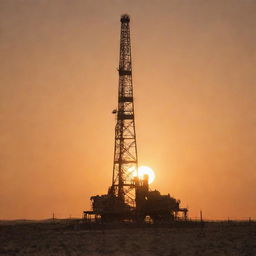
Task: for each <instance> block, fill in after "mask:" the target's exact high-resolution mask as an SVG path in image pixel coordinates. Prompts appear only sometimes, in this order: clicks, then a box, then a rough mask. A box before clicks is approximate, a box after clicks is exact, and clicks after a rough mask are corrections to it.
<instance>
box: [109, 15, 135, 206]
mask: <svg viewBox="0 0 256 256" xmlns="http://www.w3.org/2000/svg"><path fill="white" fill-rule="evenodd" d="M120 21H121V35H120V56H119V68H118V73H119V87H118V108H117V109H115V110H113V113H114V114H116V126H115V150H114V163H113V177H112V187H111V189H112V193H113V194H114V195H115V196H117V197H118V199H119V200H120V201H121V202H122V203H127V204H129V205H131V206H134V203H135V201H134V198H135V191H134V190H135V189H134V188H135V187H134V181H133V177H132V176H133V173H134V172H137V171H138V158H137V144H136V133H135V121H134V100H133V85H132V60H131V40H130V26H129V23H130V17H129V15H127V14H125V15H122V16H121V20H120Z"/></svg>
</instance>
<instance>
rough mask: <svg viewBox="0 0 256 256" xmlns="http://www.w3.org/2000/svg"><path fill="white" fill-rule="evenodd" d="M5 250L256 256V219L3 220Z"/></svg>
mask: <svg viewBox="0 0 256 256" xmlns="http://www.w3.org/2000/svg"><path fill="white" fill-rule="evenodd" d="M0 255H1V256H8V255H37V256H40V255H45V256H46V255H47V256H50V255H52V256H55V255H56V256H61V255H67V256H79V255H80V256H83V255H90V256H96V255H97V256H98V255H116V256H117V255H118V256H122V255H135V256H136V255H166V256H183V255H184V256H190V255H191V256H192V255H195V256H200V255H202V256H207V255H216V256H222V255H228V256H236V255H237V256H243V255H246V256H255V255H256V223H250V224H249V223H229V224H227V223H208V224H207V223H206V225H205V226H204V228H201V227H199V226H198V227H175V228H164V227H162V228H159V227H153V228H129V229H124V228H118V229H100V230H95V229H93V230H85V229H81V227H80V226H77V225H75V226H74V225H73V224H67V223H55V224H54V223H27V224H13V223H12V224H10V223H9V224H4V225H3V224H2V225H0Z"/></svg>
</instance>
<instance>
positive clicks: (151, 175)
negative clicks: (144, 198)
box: [130, 166, 156, 184]
mask: <svg viewBox="0 0 256 256" xmlns="http://www.w3.org/2000/svg"><path fill="white" fill-rule="evenodd" d="M130 171H131V173H132V176H133V177H136V176H137V172H136V169H135V167H132V168H130ZM145 174H146V175H148V183H149V184H151V183H152V182H153V181H154V179H155V177H156V175H155V173H154V171H153V170H152V169H151V168H150V167H148V166H140V167H139V169H138V177H139V179H143V177H144V175H145Z"/></svg>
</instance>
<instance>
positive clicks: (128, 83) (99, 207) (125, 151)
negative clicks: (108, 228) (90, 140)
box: [84, 14, 188, 223]
mask: <svg viewBox="0 0 256 256" xmlns="http://www.w3.org/2000/svg"><path fill="white" fill-rule="evenodd" d="M120 21H121V35H120V56H119V68H118V74H119V86H118V107H117V109H115V110H113V112H112V113H113V114H115V115H116V126H115V150H114V162H113V174H112V185H111V186H110V187H109V189H108V193H107V194H105V195H96V196H92V197H91V198H90V199H91V203H92V210H90V211H84V219H85V220H86V221H90V220H92V219H93V220H95V221H98V222H102V223H103V222H112V221H118V222H123V221H129V222H144V221H145V220H146V219H150V221H152V222H153V223H157V222H160V221H174V220H177V219H185V220H186V219H187V212H188V209H187V208H180V200H177V199H175V198H173V197H171V196H170V194H168V195H161V193H160V192H159V191H157V190H153V191H151V190H150V188H149V182H148V178H149V177H148V175H144V177H143V178H142V179H141V178H139V176H138V154H137V143H136V132H135V118H134V98H133V83H132V59H131V40H130V17H129V15H127V14H124V15H122V16H121V19H120ZM132 170H133V171H134V170H135V172H137V175H133V171H132ZM180 212H181V213H182V214H181V215H182V216H180V215H179V213H180Z"/></svg>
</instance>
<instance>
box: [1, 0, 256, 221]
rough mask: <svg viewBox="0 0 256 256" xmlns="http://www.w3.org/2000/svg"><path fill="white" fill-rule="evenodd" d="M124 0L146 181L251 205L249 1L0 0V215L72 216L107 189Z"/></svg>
mask: <svg viewBox="0 0 256 256" xmlns="http://www.w3.org/2000/svg"><path fill="white" fill-rule="evenodd" d="M122 13H129V14H130V15H131V19H132V20H131V33H132V34H131V37H132V55H133V56H132V57H133V80H134V93H135V104H136V105H135V111H136V113H135V117H136V125H137V127H136V129H137V139H138V141H137V143H138V153H139V162H140V165H147V166H150V167H152V168H153V169H154V170H155V172H156V180H155V182H154V183H153V184H152V186H151V187H152V188H153V189H155V188H156V189H159V190H160V191H161V192H162V193H170V194H171V195H173V196H175V197H177V198H179V199H181V201H182V205H183V206H188V207H189V209H190V216H191V217H195V216H198V215H199V211H200V209H202V210H203V214H204V216H205V217H207V218H216V219H217V218H227V217H228V216H229V217H230V218H247V217H249V216H251V217H252V218H256V205H255V195H256V157H255V152H256V150H255V145H256V130H255V127H256V112H255V109H256V100H255V96H256V84H255V66H256V30H255V27H256V19H255V13H256V2H255V1H251V0H244V1H241V0H224V1H223V0H212V1H210V0H168V1H167V0H162V1H157V0H147V1H142V0H141V1H140V0H136V1H135V0H129V1H124V0H108V1H105V0H101V1H100V0H94V1H92V0H91V1H89V0H88V1H86V0H73V1H70V0H37V1H34V0H12V1H8V0H1V1H0V146H1V151H0V152H1V155H0V168H1V174H0V188H1V189H0V219H14V218H33V219H37V218H48V217H50V216H51V214H52V212H55V215H56V216H57V217H67V216H69V215H72V216H78V217H80V216H81V215H82V211H83V210H85V209H89V206H90V205H89V203H90V200H89V197H90V196H91V195H94V194H100V193H106V192H107V188H108V186H109V185H110V183H111V174H112V159H113V147H114V124H115V121H114V116H113V115H112V114H111V111H112V109H114V108H115V107H116V105H117V86H118V74H117V72H116V67H117V66H118V55H119V34H120V22H119V18H120V15H121V14H122Z"/></svg>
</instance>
